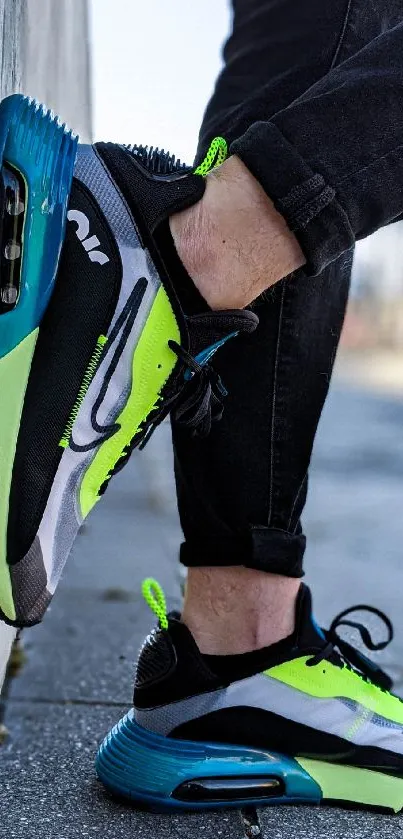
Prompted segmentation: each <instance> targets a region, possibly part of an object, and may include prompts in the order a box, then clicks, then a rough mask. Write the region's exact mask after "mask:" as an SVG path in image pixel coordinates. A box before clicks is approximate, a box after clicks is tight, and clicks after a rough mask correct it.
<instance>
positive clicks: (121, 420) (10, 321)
mask: <svg viewBox="0 0 403 839" xmlns="http://www.w3.org/2000/svg"><path fill="white" fill-rule="evenodd" d="M224 151H225V150H224V141H223V140H221V139H217V140H216V141H215V142H214V143H213V144H212V147H211V149H210V152H209V155H208V156H207V158H206V161H205V162H204V163H203V164H202V166H201V168H200V169H198V170H197V174H196V173H194V172H193V171H192V170H191V169H189V168H188V167H184V166H182V164H180V162H179V161H176V160H175V158H174V157H172V156H171V155H169V154H166V153H164V152H159V151H158V150H157V149H155V150H153V149H148V148H147V147H141V146H133V147H130V148H126V147H123V146H118V145H113V144H104V143H97V144H96V145H95V146H89V145H88V146H86V145H81V146H80V145H79V146H77V140H76V139H75V138H74V137H73V136H72V135H71V133H70V132H69V131H67V129H66V127H65V126H64V125H61V124H60V122H59V121H58V120H57V119H56V118H55V117H54V115H53V114H51V113H50V112H48V111H46V110H45V109H44V108H43V107H42V106H39V105H38V104H37V103H35V102H33V101H32V100H29V99H26V98H24V97H22V96H12V97H9V98H8V99H6V100H4V101H3V102H2V103H1V105H0V153H1V166H2V169H1V179H0V220H1V235H2V257H1V264H0V392H1V411H0V463H1V465H2V480H1V486H0V617H1V618H2V619H3V620H5V621H6V622H8V623H10V624H14V625H17V626H24V625H30V624H33V623H36V622H37V621H39V620H40V619H41V617H42V615H43V613H44V611H45V609H46V607H47V605H48V603H49V601H50V599H51V596H52V594H53V593H54V591H55V588H56V585H57V582H58V580H59V577H60V574H61V572H62V569H63V566H64V563H65V561H66V558H67V556H68V554H69V552H70V549H71V546H72V544H73V541H74V538H75V536H76V534H77V531H78V529H79V527H80V525H81V523H82V521H83V519H84V518H85V517H86V516H87V515H88V513H89V512H90V510H91V509H92V507H93V506H94V504H95V503H96V502H97V501H98V499H99V498H100V496H101V495H102V493H103V492H104V490H105V487H106V486H107V484H108V481H109V480H110V478H111V476H112V475H114V474H115V472H116V471H117V470H118V469H120V468H121V467H122V466H123V465H124V464H125V463H126V461H127V458H128V456H129V454H130V452H131V451H132V449H133V448H135V447H136V446H139V445H141V444H144V442H145V440H146V439H147V436H148V435H149V434H150V433H151V431H152V430H153V428H155V426H156V425H158V423H160V422H161V420H162V419H163V417H164V416H165V415H166V414H167V413H168V412H169V411H170V410H173V411H175V412H176V416H177V418H178V419H179V420H180V421H182V422H184V423H185V424H186V425H188V426H189V428H190V430H191V432H194V433H197V432H201V433H202V434H205V433H208V431H209V428H210V425H211V422H212V421H213V420H215V419H218V418H219V417H220V414H221V411H222V399H223V397H224V395H225V389H224V386H223V385H222V383H221V382H220V380H219V378H218V376H217V375H216V374H215V373H214V371H213V370H212V368H211V367H210V366H209V364H208V362H209V359H210V357H211V356H212V355H213V353H214V352H215V351H216V349H218V347H220V346H221V345H222V344H223V343H224V342H226V341H227V340H228V339H229V338H231V337H233V336H235V335H237V334H238V333H240V332H250V331H252V330H253V329H255V327H256V324H257V318H256V316H255V315H253V314H252V313H251V312H246V311H245V312H243V311H234V312H229V311H228V312H211V311H209V310H208V307H207V306H206V305H203V301H202V299H201V298H200V297H199V296H198V294H197V292H196V289H195V288H194V286H193V283H192V282H191V280H190V278H189V277H188V275H187V274H186V272H185V271H184V269H183V267H182V264H181V263H180V261H179V258H178V257H177V254H176V251H175V248H174V246H173V242H172V240H171V238H170V234H169V226H168V217H169V216H170V215H171V214H172V213H174V212H176V211H179V210H181V209H184V208H186V207H189V206H191V205H192V204H194V203H196V202H197V201H199V200H200V199H201V197H202V195H203V192H204V186H205V181H204V178H203V174H204V173H206V172H207V171H208V170H209V168H211V167H212V166H214V165H215V164H216V163H217V162H218V163H219V162H221V161H222V160H223V159H224V157H225V153H224ZM66 221H67V224H66Z"/></svg>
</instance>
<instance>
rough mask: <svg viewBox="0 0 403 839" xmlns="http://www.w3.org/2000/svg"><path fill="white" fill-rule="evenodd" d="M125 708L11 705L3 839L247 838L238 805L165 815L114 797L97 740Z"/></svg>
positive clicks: (0, 793) (0, 797) (0, 827)
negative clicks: (104, 781)
mask: <svg viewBox="0 0 403 839" xmlns="http://www.w3.org/2000/svg"><path fill="white" fill-rule="evenodd" d="M123 710H124V709H122V711H123ZM120 713H121V711H119V710H118V709H117V708H112V709H111V708H104V707H97V706H88V705H84V706H79V707H78V706H68V705H66V706H55V705H52V704H46V703H29V702H12V703H11V704H10V705H9V708H8V714H7V723H8V726H9V728H10V729H11V732H12V734H11V736H10V739H9V741H8V742H7V743H6V744H5V745H4V746H3V747H2V751H1V782H0V812H1V819H0V837H1V839H85V837H94V838H95V837H98V836H102V839H129V837H130V839H173V837H180V839H193V837H195V839H196V837H197V839H200V837H202V839H241V837H242V830H241V825H240V819H239V816H238V814H237V813H228V812H226V813H218V814H217V813H212V814H209V815H196V814H191V815H181V816H170V815H168V816H161V815H155V814H150V813H146V812H141V811H139V810H136V809H135V808H133V807H132V806H130V805H125V804H122V803H118V802H116V801H115V800H112V798H111V797H110V796H109V795H108V794H107V793H106V792H105V791H104V789H103V787H102V785H101V784H100V783H99V782H98V781H97V780H96V779H95V775H94V766H93V764H94V756H95V753H96V749H97V746H98V743H99V742H100V740H101V739H102V737H103V736H104V734H105V732H106V731H107V730H108V729H109V728H110V727H111V725H113V724H114V723H115V722H116V720H117V719H118V717H119V714H120Z"/></svg>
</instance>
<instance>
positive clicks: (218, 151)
mask: <svg viewBox="0 0 403 839" xmlns="http://www.w3.org/2000/svg"><path fill="white" fill-rule="evenodd" d="M227 153H228V146H227V142H226V140H224V137H214V140H212V141H211V143H210V148H209V150H208V152H207V154H206V156H205V158H204V160H202V162H201V163H200V166H198V167H197V169H195V171H194V174H195V175H207V174H208V173H209V172H211V170H212V169H215V168H216V166H221V164H222V163H224V160H225V159H226V157H227Z"/></svg>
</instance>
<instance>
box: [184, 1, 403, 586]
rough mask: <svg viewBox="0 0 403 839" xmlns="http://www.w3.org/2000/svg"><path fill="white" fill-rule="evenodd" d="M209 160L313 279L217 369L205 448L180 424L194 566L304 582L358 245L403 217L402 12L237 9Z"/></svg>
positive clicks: (284, 299) (225, 352)
mask: <svg viewBox="0 0 403 839" xmlns="http://www.w3.org/2000/svg"><path fill="white" fill-rule="evenodd" d="M224 59H225V66H224V69H223V71H222V73H221V75H220V77H219V79H218V81H217V85H216V89H215V92H214V95H213V97H212V99H211V101H210V103H209V105H208V107H207V110H206V113H205V117H204V121H203V125H202V128H201V132H200V144H199V150H198V159H200V158H201V157H202V156H203V154H204V152H205V150H206V147H207V145H208V143H209V141H210V140H211V138H212V137H213V136H215V135H217V134H220V135H222V136H224V137H225V138H226V139H227V141H229V143H230V144H232V145H231V151H232V152H233V153H236V154H238V155H239V156H240V157H241V158H242V159H243V160H244V162H245V163H246V165H247V166H248V167H249V168H250V170H251V171H252V172H253V174H255V176H256V177H257V178H258V179H259V180H260V182H261V183H262V185H263V186H264V187H265V189H266V190H267V193H268V194H269V195H270V197H271V198H272V199H273V200H274V201H275V203H276V205H277V207H278V208H279V210H280V211H281V212H282V214H283V215H284V216H285V217H286V219H287V222H288V224H289V226H290V227H291V228H292V229H293V230H294V231H295V233H296V235H297V237H298V238H299V241H300V243H301V246H302V248H303V250H304V252H305V255H306V257H307V269H306V270H304V271H299V272H297V273H296V274H295V275H294V276H291V277H289V278H287V279H286V280H283V281H282V282H281V283H278V284H277V285H276V286H275V287H273V288H272V289H271V290H270V291H268V292H266V294H265V295H264V297H263V298H261V299H260V300H259V301H258V304H257V305H258V306H259V311H258V313H259V317H260V325H259V327H258V329H257V331H256V332H255V333H254V334H253V335H251V336H248V337H245V338H242V339H241V338H240V339H238V340H237V341H234V342H232V343H231V344H229V345H228V346H227V347H224V348H223V349H222V350H220V353H219V354H217V356H216V360H215V362H214V364H215V367H216V369H217V370H218V371H219V372H220V374H221V376H222V378H223V380H224V382H225V384H226V386H227V388H228V390H229V396H228V397H227V399H226V408H225V413H224V418H223V420H222V421H221V423H218V424H217V425H215V426H214V427H213V430H212V432H211V434H210V436H209V437H208V438H207V439H205V440H195V439H193V438H191V437H189V435H188V433H187V432H186V430H183V429H182V428H180V427H179V426H175V425H173V439H174V452H175V472H176V481H177V492H178V504H179V512H180V518H181V524H182V528H183V531H184V537H185V541H184V543H183V545H182V546H181V561H182V562H183V563H184V564H185V565H187V566H196V565H244V566H247V567H249V568H255V569H260V570H263V571H268V572H272V573H277V574H284V575H287V576H292V577H294V576H295V577H298V576H301V574H302V561H303V555H304V550H305V537H304V535H303V532H302V527H301V523H300V517H301V513H302V510H303V507H304V504H305V499H306V492H307V483H308V469H309V463H310V458H311V452H312V446H313V442H314V437H315V433H316V428H317V425H318V421H319V418H320V414H321V411H322V407H323V404H324V401H325V399H326V395H327V392H328V387H329V382H330V377H331V372H332V367H333V362H334V358H335V354H336V350H337V345H338V342H339V338H340V332H341V328H342V324H343V318H344V312H345V307H346V302H347V298H348V289H349V282H350V273H351V261H352V247H353V244H354V241H355V240H356V239H358V238H360V237H361V236H365V235H367V234H368V233H369V232H371V231H373V230H375V229H377V228H378V227H379V226H381V225H383V224H386V223H388V222H389V221H391V220H393V219H396V218H398V217H400V216H401V215H402V213H403V4H402V3H401V0H371V2H368V0H298V2H297V0H234V23H233V32H232V34H231V36H230V38H229V40H228V42H227V44H226V46H225V49H224Z"/></svg>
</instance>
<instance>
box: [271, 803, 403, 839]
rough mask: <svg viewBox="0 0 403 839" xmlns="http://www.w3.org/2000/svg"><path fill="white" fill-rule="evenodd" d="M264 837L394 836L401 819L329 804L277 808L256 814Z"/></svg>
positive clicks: (398, 832) (398, 833)
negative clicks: (324, 805)
mask: <svg viewBox="0 0 403 839" xmlns="http://www.w3.org/2000/svg"><path fill="white" fill-rule="evenodd" d="M259 817H260V823H261V828H262V833H263V837H264V839H291V837H293V839H294V837H295V839H374V837H377V839H392V837H395V839H398V837H402V836H403V818H402V817H401V816H386V815H383V814H381V813H366V812H361V811H358V810H341V809H339V808H333V807H323V808H322V807H279V808H277V809H274V808H273V809H270V808H267V809H265V810H261V811H260V813H259Z"/></svg>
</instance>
